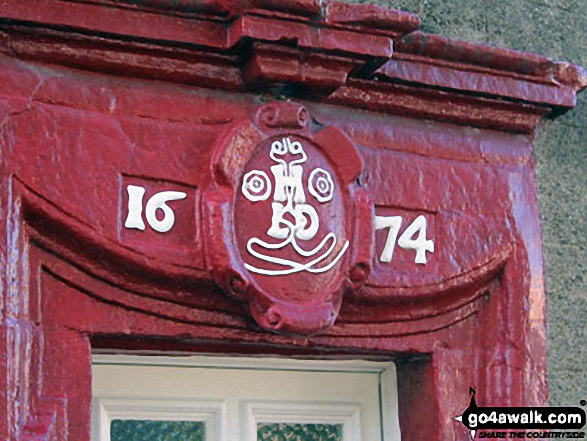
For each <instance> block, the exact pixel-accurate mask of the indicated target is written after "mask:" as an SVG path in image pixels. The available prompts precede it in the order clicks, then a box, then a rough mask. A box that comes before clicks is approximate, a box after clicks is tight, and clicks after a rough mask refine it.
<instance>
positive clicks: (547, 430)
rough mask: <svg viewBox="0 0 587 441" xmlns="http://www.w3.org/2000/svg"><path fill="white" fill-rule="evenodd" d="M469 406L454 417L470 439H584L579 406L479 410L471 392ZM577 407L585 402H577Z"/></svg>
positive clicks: (583, 419)
mask: <svg viewBox="0 0 587 441" xmlns="http://www.w3.org/2000/svg"><path fill="white" fill-rule="evenodd" d="M469 393H470V394H471V402H470V404H469V407H467V409H466V410H465V411H464V412H463V413H462V415H459V416H457V417H455V418H454V419H455V420H456V421H459V422H461V423H463V424H464V425H465V427H467V429H469V430H470V431H471V439H475V437H477V439H482V438H483V439H485V438H508V439H516V438H531V439H536V440H537V439H584V438H585V432H583V431H580V429H582V428H583V427H584V426H585V422H586V417H585V411H584V410H583V409H581V408H580V407H479V406H477V403H476V402H475V389H473V388H471V389H470V390H469ZM580 404H581V406H585V405H586V404H587V402H585V400H581V403H580Z"/></svg>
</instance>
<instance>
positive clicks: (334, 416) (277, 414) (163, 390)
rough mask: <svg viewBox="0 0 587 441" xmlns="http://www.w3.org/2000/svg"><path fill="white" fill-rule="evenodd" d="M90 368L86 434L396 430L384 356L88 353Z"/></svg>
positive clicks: (384, 433)
mask: <svg viewBox="0 0 587 441" xmlns="http://www.w3.org/2000/svg"><path fill="white" fill-rule="evenodd" d="M92 373H93V381H92V388H93V396H94V398H93V402H92V408H93V409H92V412H93V414H92V441H119V440H122V439H124V440H125V441H134V439H141V440H154V441H158V440H166V439H173V440H174V441H175V440H180V441H184V440H185V441H267V440H271V441H273V440H274V439H279V440H284V441H290V440H291V441H298V440H303V441H314V440H316V441H376V440H383V441H397V440H399V425H398V423H397V398H396V392H395V369H394V366H393V364H391V363H369V362H355V361H351V362H338V361H337V362H330V361H320V362H317V361H300V360H285V359H271V360H267V359H259V360H256V359H243V358H238V359H237V358H220V357H216V358H205V357H200V358H197V359H193V358H191V359H185V358H172V357H116V356H95V357H94V363H93V367H92ZM133 431H134V432H133ZM139 433H140V434H142V436H143V438H141V437H140V436H139ZM133 436H134V437H135V438H132V437H133ZM137 436H138V438H136V437H137Z"/></svg>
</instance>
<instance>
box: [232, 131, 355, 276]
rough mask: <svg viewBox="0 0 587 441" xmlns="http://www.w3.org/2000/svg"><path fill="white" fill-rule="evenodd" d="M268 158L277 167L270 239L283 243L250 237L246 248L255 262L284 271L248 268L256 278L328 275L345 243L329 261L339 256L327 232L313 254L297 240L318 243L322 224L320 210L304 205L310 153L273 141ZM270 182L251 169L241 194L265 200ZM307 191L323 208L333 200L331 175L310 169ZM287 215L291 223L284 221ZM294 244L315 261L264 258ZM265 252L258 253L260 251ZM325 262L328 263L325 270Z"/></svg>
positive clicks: (286, 140)
mask: <svg viewBox="0 0 587 441" xmlns="http://www.w3.org/2000/svg"><path fill="white" fill-rule="evenodd" d="M269 157H270V158H271V159H272V160H273V161H274V162H275V163H276V164H275V165H272V166H271V172H272V174H273V177H274V179H275V191H274V193H273V202H272V203H271V208H272V212H273V215H272V218H271V227H270V228H269V230H267V235H269V236H270V237H273V238H275V239H283V240H282V242H279V243H269V242H266V241H263V240H261V239H259V238H258V237H253V238H251V239H250V240H249V241H248V243H247V251H248V252H249V253H250V254H251V255H252V256H254V257H256V258H258V259H260V260H263V261H266V262H270V263H272V264H275V265H279V266H283V267H285V268H284V269H279V270H272V269H266V268H257V267H255V266H253V265H250V264H245V267H246V268H247V269H248V270H249V271H251V272H255V273H258V274H265V275H270V276H277V275H285V274H292V273H297V272H300V271H308V272H312V273H322V272H326V271H328V270H329V269H330V268H332V267H333V266H334V265H336V263H337V262H338V261H339V260H340V258H341V257H342V255H343V254H344V253H345V251H346V250H347V249H348V246H349V241H348V240H347V241H346V242H345V244H344V245H343V247H342V249H341V250H340V251H339V252H338V254H337V255H336V256H335V258H334V259H332V260H330V261H329V262H328V258H329V257H330V256H331V255H332V253H334V252H335V248H336V245H337V242H338V240H337V238H336V236H335V235H334V233H332V232H330V233H328V234H327V235H326V236H325V237H324V238H323V239H322V241H321V242H320V243H319V244H318V245H317V246H316V247H314V248H313V249H310V250H306V249H304V248H303V247H302V246H301V245H300V244H299V243H298V240H301V241H306V240H310V239H312V238H314V237H315V236H316V234H317V233H318V229H319V227H320V219H319V216H318V213H317V211H316V209H315V208H314V207H313V206H312V205H310V204H308V203H306V195H305V191H304V185H303V179H302V178H303V173H304V167H303V165H302V164H303V163H305V162H306V160H307V155H306V152H305V151H304V148H303V146H302V144H301V142H299V141H295V142H292V141H291V140H290V138H284V139H283V140H282V141H274V142H273V143H272V144H271V151H270V152H269ZM271 188H272V186H271V181H270V180H269V177H268V176H267V174H266V173H265V172H263V171H261V170H253V171H250V172H248V173H247V174H245V176H244V178H243V185H242V192H243V194H244V195H245V197H246V198H247V199H248V200H250V201H251V202H257V201H262V200H266V199H268V197H269V193H270V192H271ZM308 189H309V191H310V194H311V195H312V196H314V197H315V198H316V199H317V200H318V202H320V203H325V202H328V201H330V200H331V199H332V197H333V195H334V182H333V180H332V177H331V176H330V173H329V172H327V171H326V170H324V169H322V168H316V169H314V170H312V172H311V174H310V177H309V180H308ZM286 215H288V216H287V218H286ZM288 245H291V246H292V247H293V248H294V250H295V252H296V253H297V254H298V255H300V256H302V258H313V259H312V260H311V261H309V262H305V263H302V262H296V261H293V260H290V259H286V258H281V257H275V256H273V255H269V254H266V253H265V252H264V251H263V250H266V251H275V250H280V249H283V248H285V247H286V246H288ZM259 248H260V249H262V250H258V249H259ZM324 262H328V263H326V264H325V265H324Z"/></svg>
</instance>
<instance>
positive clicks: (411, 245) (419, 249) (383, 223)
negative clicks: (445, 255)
mask: <svg viewBox="0 0 587 441" xmlns="http://www.w3.org/2000/svg"><path fill="white" fill-rule="evenodd" d="M402 222H403V218H402V217H401V216H375V229H376V230H382V229H384V228H389V233H387V240H386V241H385V247H384V248H383V252H382V253H381V257H380V260H381V261H382V262H391V259H392V257H393V250H394V249H395V243H396V241H397V244H398V245H399V246H400V247H401V248H403V249H406V250H416V258H415V259H414V262H415V263H421V264H425V263H426V251H428V252H430V253H433V252H434V242H433V241H432V240H429V239H426V226H427V222H426V218H425V217H424V216H423V215H420V216H418V217H417V218H416V219H414V222H412V223H411V225H410V226H409V227H408V228H406V231H404V232H403V234H402V235H401V236H400V238H399V240H398V239H397V236H398V234H399V230H400V228H401V226H402ZM416 233H418V236H417V237H416V238H415V239H414V238H413V237H414V235H415V234H416Z"/></svg>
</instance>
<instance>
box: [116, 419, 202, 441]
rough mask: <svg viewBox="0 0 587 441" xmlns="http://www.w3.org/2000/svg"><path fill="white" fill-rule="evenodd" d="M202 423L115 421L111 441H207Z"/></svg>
mask: <svg viewBox="0 0 587 441" xmlns="http://www.w3.org/2000/svg"><path fill="white" fill-rule="evenodd" d="M205 429H206V427H205V424H204V423H203V422H201V421H154V420H113V421H112V423H111V424H110V439H111V441H147V440H148V441H168V440H173V441H205V440H206V437H205Z"/></svg>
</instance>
